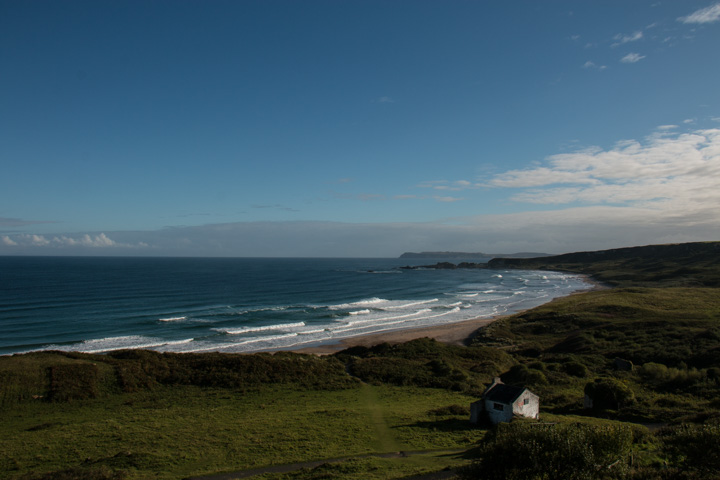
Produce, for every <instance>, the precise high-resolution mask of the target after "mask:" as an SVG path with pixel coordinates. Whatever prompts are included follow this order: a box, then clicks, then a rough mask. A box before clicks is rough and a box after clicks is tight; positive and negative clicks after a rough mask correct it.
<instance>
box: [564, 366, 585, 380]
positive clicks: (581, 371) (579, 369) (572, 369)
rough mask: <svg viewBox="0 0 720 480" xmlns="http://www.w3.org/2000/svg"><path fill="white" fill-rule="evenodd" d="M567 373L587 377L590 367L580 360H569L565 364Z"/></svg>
mask: <svg viewBox="0 0 720 480" xmlns="http://www.w3.org/2000/svg"><path fill="white" fill-rule="evenodd" d="M565 373H567V374H568V375H572V376H573V377H579V378H585V377H587V376H588V369H587V367H586V366H585V365H583V364H582V363H580V362H569V363H566V364H565Z"/></svg>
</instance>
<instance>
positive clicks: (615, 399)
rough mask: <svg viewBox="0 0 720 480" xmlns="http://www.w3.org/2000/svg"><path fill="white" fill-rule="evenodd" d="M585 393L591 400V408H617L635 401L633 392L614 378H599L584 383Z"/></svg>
mask: <svg viewBox="0 0 720 480" xmlns="http://www.w3.org/2000/svg"><path fill="white" fill-rule="evenodd" d="M585 395H587V396H588V397H590V398H591V399H592V401H593V409H597V410H617V409H619V408H622V407H623V406H627V405H629V404H631V403H633V402H634V401H635V394H634V393H633V391H632V390H630V388H629V387H628V386H627V385H625V383H623V382H621V381H619V380H615V379H614V378H601V379H598V380H595V381H594V382H591V383H588V384H587V385H585Z"/></svg>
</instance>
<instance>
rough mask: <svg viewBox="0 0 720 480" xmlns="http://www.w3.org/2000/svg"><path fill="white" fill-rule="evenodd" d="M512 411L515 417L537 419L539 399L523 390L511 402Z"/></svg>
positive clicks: (538, 415)
mask: <svg viewBox="0 0 720 480" xmlns="http://www.w3.org/2000/svg"><path fill="white" fill-rule="evenodd" d="M512 410H513V413H514V414H515V415H519V416H521V417H525V418H535V419H537V418H539V417H540V397H538V396H537V395H535V394H534V393H532V392H531V391H529V390H525V391H524V392H523V393H522V394H521V395H520V396H519V397H518V398H517V400H515V402H513V405H512Z"/></svg>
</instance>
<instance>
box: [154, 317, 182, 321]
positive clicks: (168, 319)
mask: <svg viewBox="0 0 720 480" xmlns="http://www.w3.org/2000/svg"><path fill="white" fill-rule="evenodd" d="M183 320H187V317H185V316H183V317H167V318H158V322H181V321H183Z"/></svg>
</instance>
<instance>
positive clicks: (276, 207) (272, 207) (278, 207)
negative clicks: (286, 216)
mask: <svg viewBox="0 0 720 480" xmlns="http://www.w3.org/2000/svg"><path fill="white" fill-rule="evenodd" d="M250 207H251V208H255V209H258V210H282V211H284V212H299V211H300V210H297V209H295V208H292V207H286V206H284V205H280V204H277V203H275V204H272V205H258V204H255V205H251V206H250Z"/></svg>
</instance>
